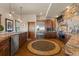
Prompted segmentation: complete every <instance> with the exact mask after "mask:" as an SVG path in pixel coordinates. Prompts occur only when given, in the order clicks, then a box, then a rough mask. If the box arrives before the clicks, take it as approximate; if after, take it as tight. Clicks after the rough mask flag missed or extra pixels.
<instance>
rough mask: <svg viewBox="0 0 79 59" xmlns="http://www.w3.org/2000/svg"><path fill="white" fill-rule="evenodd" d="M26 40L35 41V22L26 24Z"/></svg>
mask: <svg viewBox="0 0 79 59" xmlns="http://www.w3.org/2000/svg"><path fill="white" fill-rule="evenodd" d="M28 39H35V22H28Z"/></svg>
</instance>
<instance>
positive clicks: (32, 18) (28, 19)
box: [23, 14, 36, 31]
mask: <svg viewBox="0 0 79 59" xmlns="http://www.w3.org/2000/svg"><path fill="white" fill-rule="evenodd" d="M23 21H24V22H25V29H27V30H26V31H28V22H35V21H36V15H34V14H33V15H24V20H23Z"/></svg>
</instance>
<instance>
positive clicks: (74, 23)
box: [65, 16, 79, 32]
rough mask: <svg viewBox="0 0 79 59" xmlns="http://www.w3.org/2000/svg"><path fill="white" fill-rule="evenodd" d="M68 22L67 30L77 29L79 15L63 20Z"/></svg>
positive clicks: (78, 26)
mask: <svg viewBox="0 0 79 59" xmlns="http://www.w3.org/2000/svg"><path fill="white" fill-rule="evenodd" d="M65 21H66V22H67V24H68V32H72V31H75V32H77V30H79V16H74V17H72V18H70V19H66V20H65Z"/></svg>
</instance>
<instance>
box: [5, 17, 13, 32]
mask: <svg viewBox="0 0 79 59" xmlns="http://www.w3.org/2000/svg"><path fill="white" fill-rule="evenodd" d="M5 30H6V32H12V31H13V20H10V19H7V18H6V19H5Z"/></svg>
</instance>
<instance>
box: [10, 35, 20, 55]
mask: <svg viewBox="0 0 79 59" xmlns="http://www.w3.org/2000/svg"><path fill="white" fill-rule="evenodd" d="M18 49H19V35H18V34H15V35H12V36H11V55H12V56H13V55H15V53H16V52H17V51H18Z"/></svg>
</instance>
